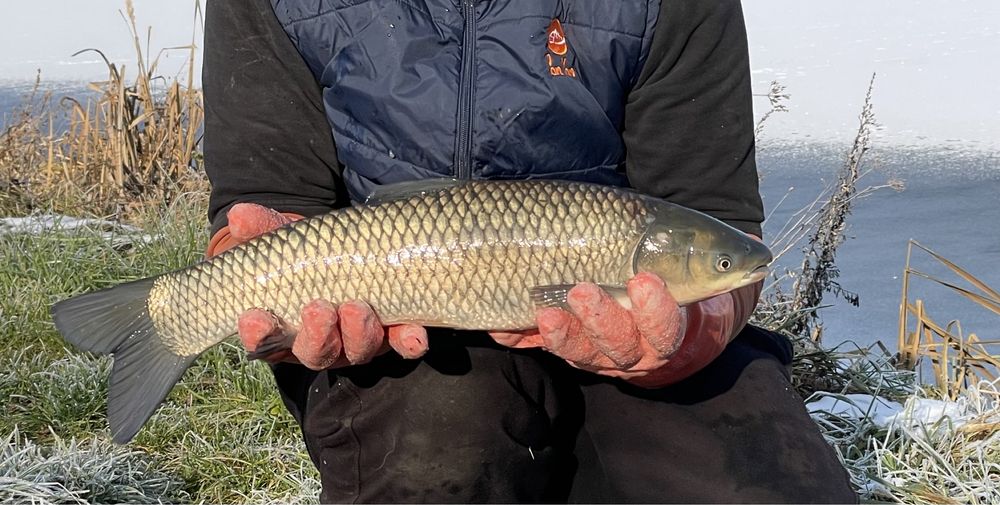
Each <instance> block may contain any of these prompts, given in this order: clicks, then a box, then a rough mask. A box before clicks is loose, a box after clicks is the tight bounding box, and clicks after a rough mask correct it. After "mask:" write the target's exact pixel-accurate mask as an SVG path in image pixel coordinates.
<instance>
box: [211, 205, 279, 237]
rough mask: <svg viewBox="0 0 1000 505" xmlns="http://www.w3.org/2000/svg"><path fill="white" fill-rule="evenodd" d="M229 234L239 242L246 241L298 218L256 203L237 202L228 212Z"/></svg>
mask: <svg viewBox="0 0 1000 505" xmlns="http://www.w3.org/2000/svg"><path fill="white" fill-rule="evenodd" d="M226 216H227V217H228V219H229V234H230V236H232V238H233V239H234V240H236V241H237V242H246V241H248V240H250V239H253V238H257V237H259V236H261V235H263V234H265V233H267V232H269V231H272V230H275V229H277V228H280V227H282V226H284V225H286V224H288V223H291V222H292V221H295V220H296V219H293V218H291V217H289V216H287V215H284V214H282V213H280V212H278V211H276V210H274V209H269V208H267V207H264V206H262V205H257V204H256V203H237V204H236V205H233V206H232V208H230V209H229V213H227V214H226Z"/></svg>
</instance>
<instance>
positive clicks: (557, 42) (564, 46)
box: [545, 18, 576, 77]
mask: <svg viewBox="0 0 1000 505" xmlns="http://www.w3.org/2000/svg"><path fill="white" fill-rule="evenodd" d="M545 32H546V33H547V34H548V42H547V44H546V45H547V47H548V49H549V51H548V52H547V53H545V62H546V63H548V65H549V75H552V76H559V75H565V76H567V77H576V69H575V68H573V67H571V66H570V65H569V58H568V57H566V53H567V52H569V43H567V42H566V33H565V32H563V28H562V23H560V22H559V18H553V19H552V22H551V23H549V27H548V28H546V29H545ZM552 55H555V56H557V57H559V58H558V61H556V60H557V58H553V56H552Z"/></svg>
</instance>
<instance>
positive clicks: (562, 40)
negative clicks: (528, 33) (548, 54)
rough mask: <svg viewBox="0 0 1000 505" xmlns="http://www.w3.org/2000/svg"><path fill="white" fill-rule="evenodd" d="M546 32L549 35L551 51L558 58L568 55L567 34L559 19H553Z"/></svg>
mask: <svg viewBox="0 0 1000 505" xmlns="http://www.w3.org/2000/svg"><path fill="white" fill-rule="evenodd" d="M545 31H546V32H547V33H548V34H549V51H552V52H553V53H554V54H556V55H557V56H562V55H564V54H566V34H565V33H563V29H562V24H561V23H560V22H559V18H555V19H553V20H552V22H551V23H549V27H548V28H546V29H545Z"/></svg>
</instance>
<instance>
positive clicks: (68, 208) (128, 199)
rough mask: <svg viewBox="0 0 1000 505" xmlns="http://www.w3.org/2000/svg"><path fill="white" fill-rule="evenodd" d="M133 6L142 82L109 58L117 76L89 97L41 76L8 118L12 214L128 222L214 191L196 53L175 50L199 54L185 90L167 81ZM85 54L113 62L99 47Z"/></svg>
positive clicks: (111, 74)
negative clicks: (204, 159)
mask: <svg viewBox="0 0 1000 505" xmlns="http://www.w3.org/2000/svg"><path fill="white" fill-rule="evenodd" d="M126 5H127V8H126V14H125V15H126V19H127V21H128V23H129V27H130V29H131V31H132V39H133V42H134V45H135V69H134V70H131V72H133V73H134V77H130V71H129V69H127V68H126V66H125V65H116V64H114V63H112V62H110V61H108V60H107V59H106V58H105V62H106V63H107V68H108V78H107V80H106V81H102V82H94V83H91V84H90V86H89V90H90V91H91V93H90V94H87V95H86V97H85V98H83V99H82V100H81V99H77V98H73V97H63V98H60V99H58V100H54V98H55V97H53V96H52V94H51V93H49V92H45V91H43V88H42V85H41V80H40V78H39V80H38V81H37V83H36V86H35V88H34V90H33V92H32V93H31V95H30V96H28V97H26V98H25V100H24V103H23V105H22V107H21V108H20V110H17V111H15V112H14V113H13V114H9V115H8V117H7V118H6V121H5V122H4V125H5V126H4V127H3V129H2V132H0V191H2V193H0V195H2V196H0V212H2V213H3V214H4V215H25V214H30V213H32V212H35V211H38V210H45V211H56V212H62V213H68V214H72V215H79V214H90V215H96V216H112V217H116V218H123V217H129V216H130V214H131V213H132V212H134V211H136V210H137V209H139V208H142V207H146V206H149V205H154V206H155V205H162V204H165V203H166V204H169V203H170V202H172V201H173V200H174V199H176V198H177V197H178V195H180V194H183V193H186V192H190V191H197V190H204V189H205V188H206V187H207V185H206V181H205V178H204V176H203V172H202V170H201V167H200V164H201V160H200V157H199V154H198V153H199V150H198V148H199V143H200V136H201V127H202V119H203V113H204V111H203V107H202V96H201V91H200V90H199V89H196V88H195V86H194V85H193V83H194V69H195V54H196V48H195V46H194V44H193V43H192V44H191V45H190V46H185V47H175V48H169V49H165V50H174V51H179V50H183V51H187V52H188V53H189V60H188V65H187V75H186V76H185V83H184V84H182V83H181V82H180V81H179V80H177V79H170V80H168V79H165V78H163V77H161V76H160V75H159V74H158V62H159V56H157V57H154V58H152V59H150V58H149V55H148V51H147V50H144V48H143V46H142V43H141V41H140V37H139V32H138V31H137V29H136V25H135V15H134V11H133V8H132V4H131V2H127V4H126ZM199 13H200V11H199ZM84 51H93V52H96V53H97V54H99V55H100V56H101V57H102V58H104V54H103V53H101V52H100V51H99V50H97V49H86V50H84ZM161 54H162V53H161Z"/></svg>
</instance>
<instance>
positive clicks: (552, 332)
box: [535, 307, 614, 370]
mask: <svg viewBox="0 0 1000 505" xmlns="http://www.w3.org/2000/svg"><path fill="white" fill-rule="evenodd" d="M535 321H536V322H537V323H538V332H539V333H540V334H541V336H542V338H543V341H544V344H545V348H546V349H548V351H549V352H551V353H552V354H555V355H556V356H559V357H560V358H562V359H564V360H566V361H569V362H570V363H571V364H573V365H575V366H577V367H579V368H584V369H588V370H593V369H596V368H600V367H603V366H608V365H613V364H614V363H612V362H611V360H609V359H607V357H605V356H603V355H601V352H600V351H599V350H598V349H597V348H596V347H594V345H593V343H591V341H590V338H589V336H587V334H586V330H585V329H584V328H583V326H582V325H581V323H580V320H579V319H577V318H576V317H574V316H573V314H570V313H569V312H566V311H565V310H562V309H558V308H554V307H548V308H544V309H539V310H538V312H536V313H535Z"/></svg>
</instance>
